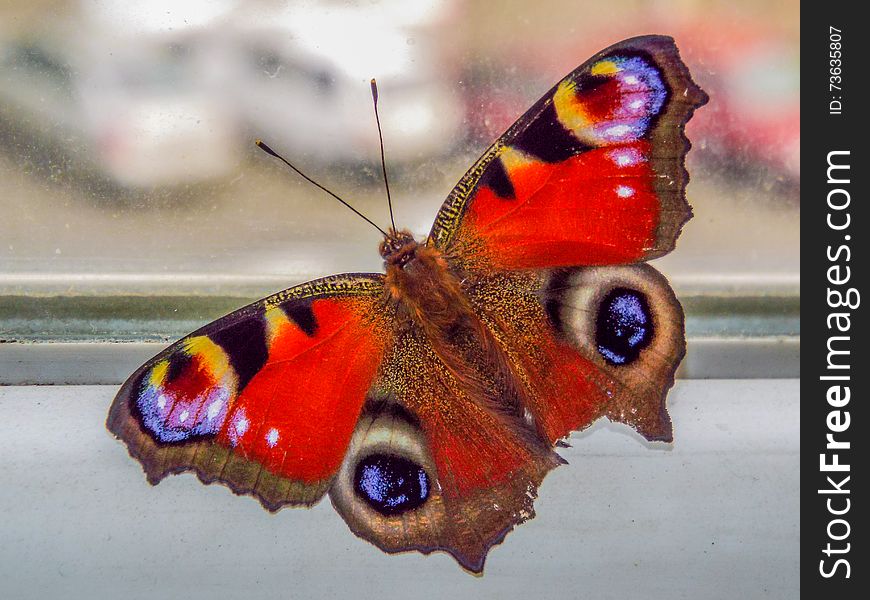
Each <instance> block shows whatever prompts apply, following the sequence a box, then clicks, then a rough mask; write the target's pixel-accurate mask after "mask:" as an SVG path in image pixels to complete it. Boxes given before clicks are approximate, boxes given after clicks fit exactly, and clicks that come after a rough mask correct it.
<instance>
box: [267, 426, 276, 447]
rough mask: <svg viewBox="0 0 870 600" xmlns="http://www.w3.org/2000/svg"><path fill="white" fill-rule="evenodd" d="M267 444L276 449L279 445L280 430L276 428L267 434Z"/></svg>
mask: <svg viewBox="0 0 870 600" xmlns="http://www.w3.org/2000/svg"><path fill="white" fill-rule="evenodd" d="M266 444H268V445H269V447H270V448H274V447H275V446H276V445H277V444H278V430H277V429H275V428H274V427H273V428H272V429H270V430H269V432H268V433H267V434H266Z"/></svg>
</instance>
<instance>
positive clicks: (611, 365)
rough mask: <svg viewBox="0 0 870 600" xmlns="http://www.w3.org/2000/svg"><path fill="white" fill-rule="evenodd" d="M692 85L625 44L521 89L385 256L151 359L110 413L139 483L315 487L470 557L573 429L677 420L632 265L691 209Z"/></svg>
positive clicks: (664, 57) (652, 55)
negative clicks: (515, 110) (533, 99)
mask: <svg viewBox="0 0 870 600" xmlns="http://www.w3.org/2000/svg"><path fill="white" fill-rule="evenodd" d="M706 101H707V96H706V94H705V93H704V92H703V91H702V90H701V89H700V88H699V87H698V86H697V85H696V84H695V83H694V82H693V81H692V79H691V76H690V74H689V71H688V69H687V67H686V66H685V65H684V64H683V62H682V61H681V59H680V56H679V53H678V50H677V47H676V45H675V44H674V41H673V40H672V39H671V38H669V37H664V36H644V37H637V38H633V39H628V40H625V41H622V42H620V43H618V44H615V45H613V46H611V47H609V48H607V49H606V50H603V51H601V52H599V53H598V54H597V55H595V56H594V57H593V58H591V59H590V60H589V61H587V62H586V63H584V64H583V65H581V66H580V67H578V68H577V69H576V70H575V71H573V72H572V73H570V74H569V75H568V76H567V77H565V78H564V79H562V80H561V81H560V82H559V83H558V84H557V85H556V86H555V87H553V88H552V89H551V90H550V91H549V92H547V94H546V95H544V97H543V98H541V99H540V100H539V101H538V102H537V103H535V104H534V105H533V106H532V107H531V108H530V109H529V110H528V112H526V113H525V115H523V116H522V117H521V118H520V119H519V120H518V121H517V122H516V123H515V124H514V125H513V126H511V127H510V128H509V129H508V130H507V132H506V133H505V134H504V135H502V136H501V137H500V138H499V139H498V140H497V141H496V142H495V143H494V144H493V145H492V146H491V147H490V148H489V149H488V150H487V151H486V152H485V153H484V154H483V156H482V157H481V158H480V159H479V160H478V161H477V162H476V163H475V164H474V165H473V166H472V167H471V169H469V171H468V172H467V173H466V174H465V175H464V176H463V177H462V179H461V181H460V182H459V183H458V184H457V185H456V187H455V188H454V189H453V191H451V192H450V194H449V195H448V197H447V199H446V201H445V202H444V204H443V206H442V207H441V209H440V211H439V212H438V214H437V217H436V219H435V223H434V225H433V227H432V229H431V232H430V233H429V236H428V237H427V238H426V239H425V241H417V240H415V239H414V236H413V235H412V234H411V233H410V232H409V231H407V230H396V229H395V228H390V229H388V230H387V231H386V232H384V233H385V236H384V239H383V241H382V242H381V244H380V248H379V250H380V255H381V256H382V257H383V259H384V265H385V273H351V274H343V275H334V276H331V277H326V278H323V279H317V280H315V281H310V282H308V283H304V284H302V285H299V286H296V287H293V288H290V289H288V290H285V291H282V292H279V293H277V294H275V295H273V296H270V297H268V298H265V299H263V300H260V301H259V302H255V303H253V304H251V305H249V306H246V307H244V308H241V309H239V310H237V311H236V312H233V313H231V314H229V315H227V316H225V317H223V318H221V319H218V320H217V321H215V322H213V323H211V324H209V325H206V326H205V327H203V328H201V329H199V330H197V331H195V332H193V333H191V334H190V335H188V336H187V337H185V338H183V339H182V340H180V341H178V342H176V343H175V344H173V345H171V346H170V347H169V348H167V349H166V350H164V351H163V352H161V353H160V354H158V355H157V356H155V357H154V358H153V359H151V360H149V361H148V362H147V363H146V364H144V365H143V366H142V367H140V368H139V369H138V370H137V371H136V372H135V373H134V374H133V375H132V376H131V377H130V378H129V379H128V380H127V381H126V383H124V385H123V386H122V387H121V389H120V391H119V392H118V394H117V396H116V398H115V400H114V402H113V404H112V407H111V409H110V412H109V415H108V420H107V427H108V429H109V430H110V431H111V432H112V433H113V434H114V435H115V436H117V437H118V438H120V439H121V440H122V441H123V442H124V443H125V444H126V445H127V448H128V450H129V453H130V454H131V456H133V457H134V458H136V459H138V460H139V461H140V462H141V464H142V466H143V468H144V470H145V473H146V475H147V478H148V481H149V482H150V483H152V484H157V483H158V482H159V481H160V480H162V479H163V478H164V477H165V476H166V475H168V474H174V473H180V472H183V471H193V472H194V473H196V474H197V475H198V476H199V478H200V479H201V480H202V481H203V482H204V483H213V482H219V483H222V484H224V485H226V486H228V487H229V488H230V489H231V490H232V491H234V492H235V493H237V494H250V495H252V496H254V497H256V498H257V499H259V501H260V502H261V503H262V504H263V506H264V507H265V508H267V509H269V510H270V511H277V510H278V509H280V508H283V507H285V506H310V505H313V504H315V503H316V502H318V501H319V500H321V498H323V496H324V495H326V494H329V497H330V499H331V500H332V503H333V505H334V507H335V509H336V510H337V511H338V512H339V514H340V515H341V516H342V517H343V518H344V519H345V521H346V522H347V524H348V525H349V527H350V529H351V530H352V531H353V532H354V533H355V534H356V535H358V536H360V537H362V538H364V539H366V540H368V541H370V542H372V543H374V544H375V545H377V546H378V547H380V548H381V549H382V550H384V551H386V552H399V551H406V550H417V551H420V552H423V553H429V552H432V551H435V550H442V551H446V552H448V553H450V554H451V555H453V557H454V558H455V559H456V560H457V561H458V562H459V563H460V565H461V566H462V567H464V568H465V569H467V570H469V571H471V572H474V573H479V572H482V570H483V566H484V561H485V558H486V555H487V553H488V551H489V550H490V548H491V547H492V546H493V545H495V544H498V543H500V542H501V541H502V540H503V539H504V537H505V536H506V535H507V533H508V532H510V531H511V530H512V529H513V528H514V527H515V526H516V525H517V524H519V523H522V522H523V521H526V520H528V519H530V518H531V517H533V516H534V511H533V501H534V499H535V497H536V494H537V489H538V486H539V485H540V484H541V481H542V480H543V479H544V476H545V475H546V474H547V473H548V472H549V471H550V470H552V469H553V468H555V467H557V466H559V465H560V464H563V463H564V462H565V461H564V460H563V459H562V458H561V457H560V456H559V455H558V454H557V453H556V452H555V448H557V447H558V446H559V445H564V444H565V442H564V439H565V438H566V437H567V436H568V435H569V434H570V433H571V432H574V431H579V430H582V429H584V428H586V427H588V426H589V425H590V424H591V423H593V422H594V421H596V420H597V419H599V418H601V417H607V418H609V419H610V420H612V421H618V422H621V423H625V424H627V425H629V426H630V427H632V428H634V429H635V430H636V431H637V432H639V433H640V434H641V435H642V436H643V437H645V438H646V439H648V440H664V441H670V440H671V439H672V426H671V421H670V417H669V415H668V412H667V409H666V406H665V398H666V394H667V391H668V389H669V388H670V387H671V386H672V385H673V382H674V372H675V370H676V367H677V365H678V364H679V362H680V360H681V359H682V357H683V355H684V353H685V332H684V318H683V312H682V308H681V307H680V304H679V302H678V301H677V299H676V297H675V295H674V292H673V291H672V289H671V287H670V286H669V284H668V282H667V280H666V279H665V278H664V277H663V276H662V275H661V274H659V273H658V272H657V271H656V270H655V269H654V268H652V267H651V266H649V265H647V264H646V261H648V260H650V259H653V258H657V257H660V256H662V255H664V254H667V253H668V252H670V251H671V250H672V249H673V247H674V244H675V241H676V238H677V236H678V235H679V233H680V229H681V228H682V226H683V224H684V223H685V222H686V221H688V219H689V218H690V217H691V209H690V207H689V205H688V203H687V202H686V199H685V187H686V184H687V182H688V174H687V172H686V169H685V166H684V162H685V156H686V153H687V152H688V150H689V147H690V145H689V142H688V140H687V139H686V137H685V134H684V127H685V124H686V122H687V121H688V120H689V119H690V117H691V116H692V113H693V112H694V110H695V109H696V108H698V107H699V106H702V105H703V104H705V103H706Z"/></svg>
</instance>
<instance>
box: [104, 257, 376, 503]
mask: <svg viewBox="0 0 870 600" xmlns="http://www.w3.org/2000/svg"><path fill="white" fill-rule="evenodd" d="M382 294H383V277H382V276H381V275H374V274H372V275H359V274H357V275H338V276H334V277H329V278H325V279H320V280H316V281H312V282H309V283H306V284H303V285H300V286H298V287H295V288H291V289H289V290H286V291H283V292H280V293H278V294H276V295H274V296H271V297H269V298H266V299H264V300H261V301H259V302H257V303H254V304H251V305H249V306H247V307H245V308H242V309H240V310H238V311H236V312H234V313H231V314H229V315H227V316H225V317H223V318H221V319H219V320H218V321H215V322H214V323H211V324H210V325H207V326H205V327H204V328H202V329H200V330H198V331H196V332H194V333H192V334H190V335H189V336H187V337H185V338H184V339H182V340H180V341H179V342H177V343H175V344H173V345H172V346H170V347H169V348H168V349H166V350H165V351H163V352H161V353H160V354H158V355H157V356H156V357H154V358H153V359H151V360H150V361H148V362H147V363H146V364H145V365H143V366H142V367H141V368H140V369H138V370H137V371H136V372H135V373H134V374H133V375H132V376H131V377H130V378H129V379H128V380H127V382H126V383H125V384H124V385H123V386H122V387H121V390H120V391H119V392H118V394H117V396H116V398H115V401H114V403H113V404H112V408H111V410H110V412H109V416H108V420H107V423H106V424H107V427H108V428H109V430H110V431H111V432H112V433H113V434H115V435H116V436H117V437H118V438H120V439H121V440H123V441H124V443H125V444H127V447H128V449H129V452H130V454H131V455H132V456H133V457H134V458H136V459H138V460H139V461H140V462H141V463H142V466H143V468H144V470H145V472H146V474H147V476H148V480H149V481H150V482H151V483H152V484H156V483H158V482H159V481H160V480H161V479H163V478H164V477H165V476H166V475H167V474H169V473H178V472H182V471H194V472H196V473H197V475H198V476H199V478H200V479H201V480H202V481H203V482H205V483H212V482H215V481H217V482H220V483H224V484H226V485H228V486H229V487H230V488H231V489H232V490H233V491H235V492H236V493H239V494H251V495H254V496H256V497H257V498H258V499H259V500H260V501H261V502H262V503H263V505H264V506H265V507H266V508H268V509H270V510H277V509H278V508H280V507H281V506H283V505H288V504H289V505H298V504H302V505H310V504H313V503H314V502H316V501H317V500H318V499H319V498H320V497H321V496H322V495H323V494H324V493H325V492H326V490H327V489H328V487H329V485H330V483H331V481H332V479H333V477H334V475H335V473H336V471H337V470H338V468H339V466H340V465H341V462H342V459H343V458H344V455H345V450H346V449H347V446H348V444H349V442H350V438H351V435H352V433H353V431H354V427H355V426H356V423H357V420H358V418H359V415H360V411H361V410H362V407H363V404H364V402H365V397H366V394H367V392H368V390H369V388H370V387H371V385H372V382H373V381H374V379H375V378H376V375H377V372H378V368H379V366H380V364H381V362H382V360H383V356H384V353H385V351H386V348H387V347H388V346H389V344H390V338H391V335H392V334H391V329H390V321H389V313H388V311H385V310H382V307H381V300H382Z"/></svg>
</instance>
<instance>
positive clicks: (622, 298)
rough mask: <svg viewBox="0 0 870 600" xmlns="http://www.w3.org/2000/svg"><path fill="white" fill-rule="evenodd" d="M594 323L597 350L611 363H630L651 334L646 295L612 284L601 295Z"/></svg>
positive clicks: (647, 341)
mask: <svg viewBox="0 0 870 600" xmlns="http://www.w3.org/2000/svg"><path fill="white" fill-rule="evenodd" d="M595 325H596V327H595V344H596V346H597V347H598V352H599V353H600V354H601V356H603V357H604V360H606V361H607V362H609V363H610V364H612V365H627V364H631V363H633V362H634V361H635V360H637V357H638V356H639V355H640V351H641V350H643V349H644V348H646V347H647V345H649V343H650V340H652V337H653V324H652V313H651V312H650V309H649V304H648V303H647V300H646V296H644V295H643V294H641V293H640V292H638V291H636V290H630V289H627V288H615V289H613V290H611V291H610V292H609V293H608V294H607V296H605V298H604V301H603V302H602V303H601V306H600V308H599V310H598V318H597V320H596V324H595Z"/></svg>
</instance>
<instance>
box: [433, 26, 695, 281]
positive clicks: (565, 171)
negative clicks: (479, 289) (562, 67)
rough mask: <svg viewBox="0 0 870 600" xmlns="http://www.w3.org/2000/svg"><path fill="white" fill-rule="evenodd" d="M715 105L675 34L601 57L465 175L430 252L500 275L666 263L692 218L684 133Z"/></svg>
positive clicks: (439, 220)
mask: <svg viewBox="0 0 870 600" xmlns="http://www.w3.org/2000/svg"><path fill="white" fill-rule="evenodd" d="M706 101H707V96H706V94H704V92H703V91H702V90H701V89H700V88H698V86H696V85H695V84H694V83H693V82H692V79H691V77H690V75H689V71H688V69H687V68H686V66H685V65H684V64H683V63H682V61H681V60H680V56H679V52H678V51H677V47H676V45H675V44H674V41H673V40H672V39H671V38H669V37H664V36H644V37H639V38H633V39H629V40H625V41H623V42H620V43H618V44H616V45H614V46H611V47H610V48H607V49H606V50H603V51H602V52H599V53H598V54H597V55H596V56H594V57H593V58H592V59H590V60H589V61H587V62H586V63H584V64H583V65H582V66H580V67H578V68H577V69H576V70H575V71H574V72H572V73H571V74H569V75H568V76H567V77H565V78H564V79H563V80H562V81H560V82H559V83H558V84H557V85H556V86H555V87H554V88H553V89H551V90H550V91H549V92H547V94H546V95H544V97H543V98H541V99H540V100H539V101H538V102H537V103H536V104H535V105H534V106H533V107H532V108H531V109H529V111H528V112H527V113H526V114H525V115H523V116H522V117H521V118H520V119H519V120H518V121H517V122H516V123H515V124H514V125H513V126H512V127H511V128H510V129H508V131H507V132H506V133H505V134H504V135H503V136H502V137H501V138H499V139H498V141H496V142H495V144H493V145H492V146H491V147H490V148H489V149H488V150H487V151H486V153H485V154H484V155H483V156H482V157H481V158H480V159H479V160H478V161H477V163H476V164H475V165H474V166H473V167H472V168H471V169H470V170H469V171H468V172H467V173H466V174H465V176H464V177H463V178H462V180H461V181H460V182H459V184H457V186H456V187H455V188H454V190H453V191H452V192H451V193H450V195H449V196H448V198H447V200H446V201H445V203H444V205H443V206H442V208H441V210H440V212H439V213H438V216H437V217H436V220H435V225H434V226H433V228H432V231H431V232H430V234H429V243H430V244H431V245H434V246H435V247H437V248H439V249H440V250H442V251H443V252H445V254H447V255H448V256H450V257H452V258H454V260H457V261H462V262H463V263H465V264H467V265H470V266H475V265H476V266H478V267H487V268H492V269H526V268H542V267H567V266H576V265H603V264H625V263H633V262H637V261H641V260H649V259H651V258H655V257H657V256H661V255H663V254H666V253H667V252H669V251H670V250H671V249H673V246H674V242H675V240H676V238H677V236H678V235H679V232H680V228H681V227H682V225H683V223H685V222H686V221H687V220H688V219H689V218H690V217H691V209H690V207H689V205H688V203H687V202H686V200H685V186H686V183H687V182H688V175H687V173H686V170H685V167H684V159H685V155H686V152H687V151H688V149H689V143H688V140H687V139H686V137H685V135H684V133H683V130H684V126H685V124H686V122H687V121H688V120H689V118H690V117H691V116H692V113H693V112H694V110H695V109H696V108H697V107H699V106H701V105H703V104H705V103H706Z"/></svg>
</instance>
